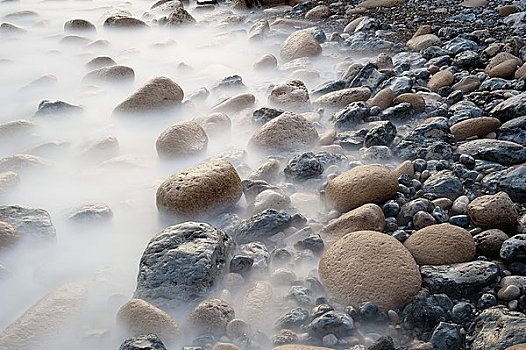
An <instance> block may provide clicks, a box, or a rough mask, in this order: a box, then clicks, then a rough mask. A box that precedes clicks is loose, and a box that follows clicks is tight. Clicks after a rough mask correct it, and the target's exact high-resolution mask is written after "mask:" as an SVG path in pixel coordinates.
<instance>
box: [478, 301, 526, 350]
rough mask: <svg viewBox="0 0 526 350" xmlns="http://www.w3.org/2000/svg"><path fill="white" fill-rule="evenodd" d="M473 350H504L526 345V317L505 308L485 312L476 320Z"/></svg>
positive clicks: (499, 307) (497, 307)
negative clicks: (517, 345)
mask: <svg viewBox="0 0 526 350" xmlns="http://www.w3.org/2000/svg"><path fill="white" fill-rule="evenodd" d="M475 322H476V323H475V329H474V331H473V336H474V339H473V343H472V344H471V349H473V350H490V349H491V350H504V349H506V348H507V347H510V346H512V345H514V344H522V343H526V316H525V315H524V314H523V313H520V312H516V311H510V310H509V309H508V308H506V307H504V306H495V307H491V308H489V309H486V310H484V311H483V312H482V313H481V314H480V315H479V316H477V318H476V319H475Z"/></svg>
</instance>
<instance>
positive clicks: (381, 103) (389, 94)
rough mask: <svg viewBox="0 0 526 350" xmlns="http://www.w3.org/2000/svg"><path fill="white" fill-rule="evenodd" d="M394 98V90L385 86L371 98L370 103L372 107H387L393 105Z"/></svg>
mask: <svg viewBox="0 0 526 350" xmlns="http://www.w3.org/2000/svg"><path fill="white" fill-rule="evenodd" d="M394 98H395V94H394V92H393V90H391V88H385V89H382V90H380V91H378V93H377V94H376V95H374V97H373V98H372V99H370V100H369V102H368V104H369V106H370V107H373V106H378V107H380V108H381V109H386V108H387V107H389V106H391V104H392V103H393V100H394Z"/></svg>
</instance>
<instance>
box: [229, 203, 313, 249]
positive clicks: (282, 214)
mask: <svg viewBox="0 0 526 350" xmlns="http://www.w3.org/2000/svg"><path fill="white" fill-rule="evenodd" d="M305 223H306V219H305V218H304V217H303V216H302V215H301V214H293V215H290V214H289V213H287V212H286V211H277V210H275V209H267V210H265V211H263V212H262V213H258V214H255V215H254V216H252V217H251V218H249V219H247V220H244V221H243V222H242V223H241V224H240V225H239V226H238V227H237V229H236V231H235V234H234V237H235V240H236V242H238V243H247V242H252V241H256V240H264V239H267V238H269V237H271V236H273V235H275V234H276V233H278V232H280V231H282V230H285V229H286V228H288V227H290V226H295V227H301V226H303V225H305Z"/></svg>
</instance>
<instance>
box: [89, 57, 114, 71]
mask: <svg viewBox="0 0 526 350" xmlns="http://www.w3.org/2000/svg"><path fill="white" fill-rule="evenodd" d="M116 64H117V62H115V61H114V60H113V58H111V57H108V56H97V57H95V58H93V59H92V60H90V61H89V62H88V63H86V68H89V69H98V68H103V67H109V66H113V65H116Z"/></svg>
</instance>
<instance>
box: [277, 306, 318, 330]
mask: <svg viewBox="0 0 526 350" xmlns="http://www.w3.org/2000/svg"><path fill="white" fill-rule="evenodd" d="M309 319H310V315H309V311H307V310H305V309H303V308H301V307H298V308H295V309H292V310H290V311H289V312H287V313H286V314H284V315H283V316H280V317H279V318H278V319H277V320H276V322H274V326H275V327H274V328H276V329H291V330H299V329H300V327H301V326H302V325H303V324H305V323H306V322H308V321H309Z"/></svg>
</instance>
